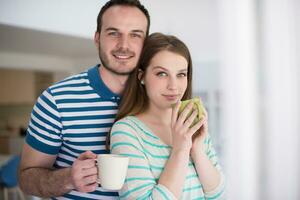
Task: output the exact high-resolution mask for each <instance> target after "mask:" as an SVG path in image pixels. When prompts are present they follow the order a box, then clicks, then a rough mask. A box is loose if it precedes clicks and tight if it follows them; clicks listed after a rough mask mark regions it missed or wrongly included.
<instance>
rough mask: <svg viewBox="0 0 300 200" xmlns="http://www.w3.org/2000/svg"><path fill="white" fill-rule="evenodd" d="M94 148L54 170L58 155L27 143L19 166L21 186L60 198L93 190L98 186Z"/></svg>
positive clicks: (30, 191)
mask: <svg viewBox="0 0 300 200" xmlns="http://www.w3.org/2000/svg"><path fill="white" fill-rule="evenodd" d="M94 158H96V155H95V154H93V153H92V152H90V151H87V152H84V153H82V154H81V155H80V156H79V157H78V159H76V160H75V161H74V163H73V165H72V167H69V168H63V169H54V168H53V167H52V166H53V163H54V162H55V159H56V155H49V154H45V153H42V152H39V151H37V150H35V149H33V148H32V147H30V146H29V145H28V144H26V143H25V145H24V147H23V152H22V159H21V164H20V169H19V184H20V187H21V189H22V190H23V191H24V192H25V193H27V194H31V195H34V196H40V197H44V198H49V197H57V196H61V195H63V194H65V193H68V192H70V191H71V190H72V189H76V190H78V191H80V192H92V191H94V190H95V189H96V187H97V183H96V180H97V168H96V166H95V161H94Z"/></svg>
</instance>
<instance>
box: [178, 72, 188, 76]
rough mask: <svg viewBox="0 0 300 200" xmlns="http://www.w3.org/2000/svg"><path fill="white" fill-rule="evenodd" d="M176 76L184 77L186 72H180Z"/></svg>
mask: <svg viewBox="0 0 300 200" xmlns="http://www.w3.org/2000/svg"><path fill="white" fill-rule="evenodd" d="M177 76H178V77H186V76H187V74H186V73H180V74H178V75H177Z"/></svg>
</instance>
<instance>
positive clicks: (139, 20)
mask: <svg viewBox="0 0 300 200" xmlns="http://www.w3.org/2000/svg"><path fill="white" fill-rule="evenodd" d="M146 31H147V18H146V16H145V15H144V13H143V12H142V11H140V10H139V9H138V8H136V7H130V6H113V7H111V8H109V9H108V10H106V11H105V13H104V14H103V17H102V27H101V32H100V33H96V35H95V42H96V44H97V46H98V49H99V57H100V60H101V62H102V65H103V66H104V67H105V68H106V69H107V70H109V71H110V72H112V73H114V74H117V75H128V74H129V73H130V72H132V71H133V69H134V68H135V67H136V65H137V62H138V60H139V57H140V54H141V50H142V48H143V43H144V40H145V37H146Z"/></svg>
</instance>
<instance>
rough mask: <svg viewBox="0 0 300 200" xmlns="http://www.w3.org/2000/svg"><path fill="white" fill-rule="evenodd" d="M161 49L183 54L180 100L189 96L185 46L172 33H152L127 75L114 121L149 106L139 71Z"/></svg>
mask: <svg viewBox="0 0 300 200" xmlns="http://www.w3.org/2000/svg"><path fill="white" fill-rule="evenodd" d="M161 51H170V52H172V53H176V54H178V55H181V56H183V57H184V58H185V59H186V60H187V62H188V74H187V80H188V82H187V89H186V91H185V93H184V95H183V97H182V100H187V99H190V98H191V94H192V59H191V55H190V52H189V50H188V48H187V46H186V45H185V44H184V43H183V42H182V41H181V40H179V39H178V38H177V37H175V36H172V35H165V34H162V33H152V34H151V35H149V36H148V37H147V38H146V40H145V43H144V47H143V50H142V52H141V56H140V60H139V62H138V65H137V67H136V68H135V70H134V71H133V72H132V73H131V74H130V75H129V77H128V80H127V83H126V86H125V90H124V91H123V95H122V100H121V103H120V105H119V111H118V114H117V116H116V119H115V121H118V120H120V119H122V118H124V117H126V116H130V115H137V114H140V113H142V112H144V111H145V110H146V109H147V108H148V106H149V99H148V96H147V92H146V90H145V87H144V85H142V84H141V82H140V79H141V77H140V78H139V74H140V71H142V72H144V73H143V74H145V72H146V69H147V67H148V66H149V65H150V62H151V59H152V58H153V57H154V56H155V55H156V54H157V53H158V52H161ZM109 141H110V135H108V137H107V140H106V144H107V147H108V146H109Z"/></svg>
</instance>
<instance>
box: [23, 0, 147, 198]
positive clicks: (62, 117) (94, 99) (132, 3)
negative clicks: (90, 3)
mask: <svg viewBox="0 0 300 200" xmlns="http://www.w3.org/2000/svg"><path fill="white" fill-rule="evenodd" d="M149 26H150V17H149V14H148V11H147V10H146V9H145V8H144V6H143V5H141V4H140V2H139V1H138V0H110V1H109V2H107V3H106V4H105V5H104V6H103V7H102V9H101V11H100V13H99V15H98V19H97V31H96V33H95V37H94V41H95V44H96V46H97V48H98V50H99V57H100V60H101V63H102V65H101V66H100V65H97V66H95V67H93V68H91V69H89V70H88V71H87V72H83V73H81V74H78V75H75V76H72V77H69V78H67V79H65V80H63V81H61V82H59V83H57V84H55V85H53V86H51V87H49V88H48V89H47V90H46V91H44V92H43V94H42V95H41V96H40V97H39V99H38V101H37V103H36V105H35V106H34V108H33V111H32V114H31V120H30V123H29V127H28V130H27V136H26V143H25V145H24V147H23V152H22V160H21V165H20V175H19V182H20V187H21V188H22V190H23V191H24V192H25V193H28V194H31V195H34V196H41V197H45V198H48V197H52V198H53V199H55V197H60V196H63V197H64V198H67V199H114V198H117V193H116V192H109V191H105V190H103V189H102V188H101V187H98V184H97V182H96V181H97V173H98V172H97V168H96V166H95V161H94V159H95V158H96V154H101V153H108V152H107V151H106V149H105V139H106V135H107V134H108V132H109V130H110V128H111V126H112V124H113V122H114V118H115V114H116V113H117V107H118V102H119V99H120V95H121V93H122V91H123V89H124V86H125V82H126V80H127V78H128V74H129V73H130V72H131V71H132V70H133V69H134V68H135V67H136V65H137V62H138V59H139V56H140V53H141V50H142V47H143V43H144V39H145V37H146V36H147V35H148V32H149ZM100 164H101V163H100ZM99 173H101V172H99Z"/></svg>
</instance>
